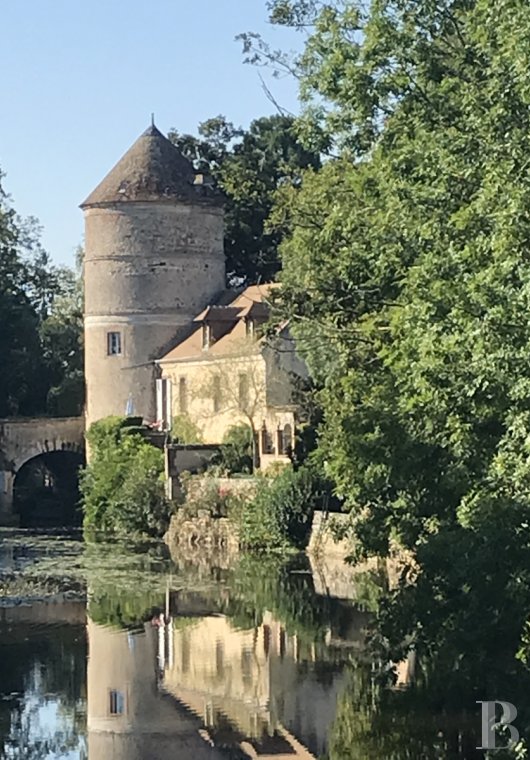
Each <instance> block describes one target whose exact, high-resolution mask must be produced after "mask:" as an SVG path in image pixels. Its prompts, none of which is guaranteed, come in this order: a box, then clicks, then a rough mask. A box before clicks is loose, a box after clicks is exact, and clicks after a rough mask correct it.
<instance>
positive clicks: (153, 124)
mask: <svg viewBox="0 0 530 760" xmlns="http://www.w3.org/2000/svg"><path fill="white" fill-rule="evenodd" d="M151 126H152V127H154V126H155V115H154V113H152V114H151Z"/></svg>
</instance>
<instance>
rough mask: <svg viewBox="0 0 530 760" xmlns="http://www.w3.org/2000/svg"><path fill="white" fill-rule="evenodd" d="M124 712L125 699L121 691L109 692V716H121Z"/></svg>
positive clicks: (113, 690) (112, 690)
mask: <svg viewBox="0 0 530 760" xmlns="http://www.w3.org/2000/svg"><path fill="white" fill-rule="evenodd" d="M124 712H125V697H124V695H123V692H122V691H117V690H116V689H110V690H109V713H110V714H111V715H123V713H124Z"/></svg>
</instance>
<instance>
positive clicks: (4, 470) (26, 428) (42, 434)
mask: <svg viewBox="0 0 530 760" xmlns="http://www.w3.org/2000/svg"><path fill="white" fill-rule="evenodd" d="M84 433H85V419H84V417H42V418H16V417H14V418H10V419H0V525H9V524H13V523H16V522H17V515H16V514H14V508H13V506H14V505H13V492H14V485H15V481H16V478H17V474H18V473H19V472H20V471H21V469H22V468H23V467H24V465H26V464H27V463H28V462H30V461H31V460H33V459H35V458H36V457H42V456H43V455H46V454H51V453H53V452H70V453H76V454H79V455H83V454H84V449H85V440H84Z"/></svg>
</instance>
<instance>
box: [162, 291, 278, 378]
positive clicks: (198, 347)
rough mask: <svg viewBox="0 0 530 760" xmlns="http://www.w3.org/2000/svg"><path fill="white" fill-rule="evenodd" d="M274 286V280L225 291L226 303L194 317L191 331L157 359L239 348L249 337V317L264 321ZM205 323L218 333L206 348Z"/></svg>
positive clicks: (201, 355)
mask: <svg viewBox="0 0 530 760" xmlns="http://www.w3.org/2000/svg"><path fill="white" fill-rule="evenodd" d="M275 287H277V285H276V284H275V283H265V284H262V285H249V286H247V287H246V288H244V290H242V291H239V292H232V293H231V294H230V293H227V294H225V296H224V297H223V301H224V302H225V303H224V304H223V305H221V304H212V305H210V306H207V307H206V309H204V310H203V311H202V312H201V313H200V314H198V315H197V316H196V317H195V319H194V320H193V323H192V325H193V326H192V331H191V333H189V334H188V335H186V336H185V337H183V338H182V339H181V340H179V341H178V342H177V343H176V345H174V346H173V347H172V348H171V350H169V351H168V352H167V353H165V354H164V355H163V356H162V357H160V359H158V361H159V362H161V363H165V362H171V361H182V360H188V359H192V360H193V359H199V358H200V359H204V358H216V357H222V356H230V355H231V354H233V353H234V351H237V350H240V349H241V345H242V341H244V340H245V339H246V338H247V337H248V333H247V328H246V324H245V322H246V320H248V319H255V320H256V321H258V322H263V321H265V320H266V319H267V317H268V314H269V299H270V295H271V292H272V290H273V289H274V288H275ZM205 324H209V325H212V326H213V328H214V331H215V333H216V334H215V335H214V341H213V342H212V344H211V345H210V346H208V350H206V351H205V349H204V342H203V333H202V330H203V325H205Z"/></svg>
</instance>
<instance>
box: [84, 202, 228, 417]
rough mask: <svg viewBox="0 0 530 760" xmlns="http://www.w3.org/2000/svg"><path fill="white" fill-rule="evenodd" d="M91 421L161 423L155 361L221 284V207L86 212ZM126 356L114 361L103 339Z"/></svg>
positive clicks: (167, 205) (143, 206)
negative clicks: (112, 338) (127, 418)
mask: <svg viewBox="0 0 530 760" xmlns="http://www.w3.org/2000/svg"><path fill="white" fill-rule="evenodd" d="M85 238H86V243H85V251H86V253H85V261H84V272H85V375H86V383H87V423H88V425H90V424H91V423H92V422H94V421H95V420H98V419H101V418H102V417H107V416H109V415H114V414H116V415H123V414H125V410H126V407H127V404H128V401H129V398H131V399H132V402H133V408H134V414H136V415H140V416H142V417H144V418H146V419H148V420H152V421H154V420H155V396H154V365H153V359H154V358H157V357H158V356H159V352H160V351H161V350H162V349H163V348H166V347H167V345H168V343H169V342H170V341H171V340H172V339H174V337H175V336H176V334H177V331H178V329H179V328H181V327H183V326H185V325H188V324H189V323H190V321H191V320H192V319H193V318H194V316H195V315H196V314H197V313H198V312H199V311H200V310H201V309H203V308H204V306H205V305H206V304H207V303H209V302H210V301H211V300H212V299H213V298H214V297H215V296H216V295H217V294H218V293H219V292H220V291H221V290H222V289H223V288H224V286H225V279H224V278H225V263H224V251H223V211H222V208H220V207H213V206H205V205H203V204H202V205H201V204H197V205H193V204H189V203H174V202H170V201H160V202H148V203H145V202H135V203H109V204H105V206H104V207H101V206H96V207H90V208H86V209H85ZM109 332H119V333H120V335H121V353H120V354H119V355H111V356H109V355H108V352H107V333H109Z"/></svg>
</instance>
